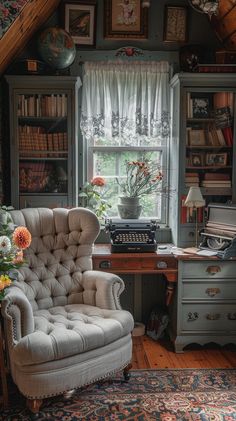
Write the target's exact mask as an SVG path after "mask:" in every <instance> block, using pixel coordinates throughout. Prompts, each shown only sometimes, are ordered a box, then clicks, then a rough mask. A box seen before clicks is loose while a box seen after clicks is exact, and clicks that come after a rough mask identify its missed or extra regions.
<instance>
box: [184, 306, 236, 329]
mask: <svg viewBox="0 0 236 421" xmlns="http://www.w3.org/2000/svg"><path fill="white" fill-rule="evenodd" d="M181 330H184V331H194V332H198V331H205V332H207V331H208V332H219V331H224V332H227V333H230V332H234V333H235V332H236V303H235V304H230V305H229V304H211V303H206V304H194V303H191V304H185V303H184V304H182V315H181Z"/></svg>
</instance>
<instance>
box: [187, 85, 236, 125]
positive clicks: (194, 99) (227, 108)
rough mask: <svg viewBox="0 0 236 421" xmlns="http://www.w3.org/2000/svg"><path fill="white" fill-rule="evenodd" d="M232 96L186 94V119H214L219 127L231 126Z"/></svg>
mask: <svg viewBox="0 0 236 421" xmlns="http://www.w3.org/2000/svg"><path fill="white" fill-rule="evenodd" d="M233 104H234V94H233V93H232V92H215V93H212V94H211V95H209V94H205V93H201V94H196V93H193V92H188V93H187V118H196V119H199V118H200V119H202V118H203V119H204V118H215V119H216V120H219V124H220V123H221V125H220V127H228V126H231V125H232V115H233Z"/></svg>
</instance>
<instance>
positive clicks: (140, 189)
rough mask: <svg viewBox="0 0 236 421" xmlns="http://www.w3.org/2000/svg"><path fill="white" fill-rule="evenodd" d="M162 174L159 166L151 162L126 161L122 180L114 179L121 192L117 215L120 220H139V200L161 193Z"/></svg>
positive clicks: (140, 209)
mask: <svg viewBox="0 0 236 421" xmlns="http://www.w3.org/2000/svg"><path fill="white" fill-rule="evenodd" d="M162 180H163V174H162V172H161V171H160V166H159V165H158V164H156V163H155V162H153V161H150V160H144V161H126V175H125V178H124V179H118V178H116V181H117V183H118V184H119V186H120V188H121V192H122V196H121V197H120V204H119V205H118V211H119V215H120V217H121V218H122V219H137V218H139V216H140V214H141V211H142V206H141V205H140V202H139V200H140V198H141V197H143V196H146V195H150V194H153V193H158V192H161V191H162Z"/></svg>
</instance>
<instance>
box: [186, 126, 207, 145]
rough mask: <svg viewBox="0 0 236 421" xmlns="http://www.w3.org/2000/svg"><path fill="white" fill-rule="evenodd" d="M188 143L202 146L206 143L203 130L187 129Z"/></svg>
mask: <svg viewBox="0 0 236 421" xmlns="http://www.w3.org/2000/svg"><path fill="white" fill-rule="evenodd" d="M188 144H189V146H204V145H205V144H206V141H205V132H204V130H203V129H200V130H188Z"/></svg>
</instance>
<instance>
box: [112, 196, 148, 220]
mask: <svg viewBox="0 0 236 421" xmlns="http://www.w3.org/2000/svg"><path fill="white" fill-rule="evenodd" d="M141 211H142V206H141V205H140V203H139V197H125V196H123V197H120V203H119V204H118V212H119V215H120V218H121V219H138V218H139V217H140V214H141Z"/></svg>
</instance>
